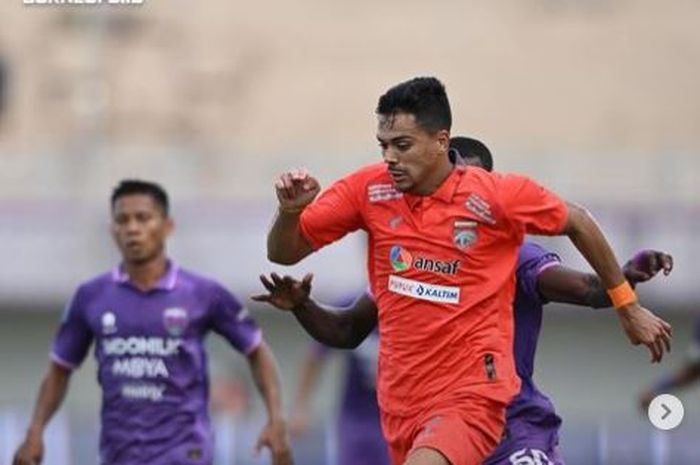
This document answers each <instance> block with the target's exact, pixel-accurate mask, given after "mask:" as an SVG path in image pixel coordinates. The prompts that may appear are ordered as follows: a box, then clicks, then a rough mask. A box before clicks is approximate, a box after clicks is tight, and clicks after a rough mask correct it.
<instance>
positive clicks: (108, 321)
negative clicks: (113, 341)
mask: <svg viewBox="0 0 700 465" xmlns="http://www.w3.org/2000/svg"><path fill="white" fill-rule="evenodd" d="M116 332H117V317H116V316H115V315H114V313H112V312H110V311H106V312H104V313H103V314H102V334H104V335H110V334H114V333H116Z"/></svg>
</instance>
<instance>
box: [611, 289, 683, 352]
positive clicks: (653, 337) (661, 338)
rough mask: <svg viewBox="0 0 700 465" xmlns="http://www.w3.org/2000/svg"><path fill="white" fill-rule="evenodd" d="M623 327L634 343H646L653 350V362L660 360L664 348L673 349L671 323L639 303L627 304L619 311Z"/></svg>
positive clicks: (668, 350) (666, 349)
mask: <svg viewBox="0 0 700 465" xmlns="http://www.w3.org/2000/svg"><path fill="white" fill-rule="evenodd" d="M617 314H618V316H619V317H620V322H621V323H622V328H623V329H624V330H625V333H627V337H628V338H629V340H630V342H632V344H634V345H639V344H644V345H645V346H647V347H648V348H649V351H650V352H651V362H652V363H657V362H660V361H661V359H662V358H663V355H664V349H665V351H667V352H670V351H671V338H672V329H671V325H670V324H668V323H667V322H665V321H664V320H662V319H661V318H659V317H658V316H656V315H654V314H653V313H652V312H650V311H649V310H647V309H646V308H644V307H642V306H641V305H639V304H638V303H636V302H635V303H633V304H630V305H627V306H625V307H623V308H621V309H619V310H618V311H617Z"/></svg>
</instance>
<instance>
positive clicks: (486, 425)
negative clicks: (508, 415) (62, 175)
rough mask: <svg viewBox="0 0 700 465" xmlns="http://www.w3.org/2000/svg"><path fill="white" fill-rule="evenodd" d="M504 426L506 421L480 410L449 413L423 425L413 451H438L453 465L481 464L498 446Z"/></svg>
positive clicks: (436, 416) (456, 410) (432, 418)
mask: <svg viewBox="0 0 700 465" xmlns="http://www.w3.org/2000/svg"><path fill="white" fill-rule="evenodd" d="M503 426H504V420H502V419H499V418H494V417H492V416H491V415H490V414H489V412H481V411H480V409H479V408H472V409H467V410H462V409H454V410H445V411H442V412H440V413H436V414H434V415H433V416H431V417H430V418H428V420H427V421H426V422H425V423H424V424H423V425H421V428H420V432H419V433H418V435H417V436H416V437H415V439H414V440H413V444H412V448H411V452H413V451H417V450H418V449H421V448H425V449H430V450H432V451H438V452H439V453H440V455H441V456H442V457H444V458H445V459H446V460H447V462H444V463H448V464H450V465H481V463H482V462H483V461H484V459H486V457H488V456H489V454H491V452H492V451H493V450H494V449H495V447H496V445H497V444H498V441H499V439H500V438H501V435H502V432H503ZM438 463H443V462H438Z"/></svg>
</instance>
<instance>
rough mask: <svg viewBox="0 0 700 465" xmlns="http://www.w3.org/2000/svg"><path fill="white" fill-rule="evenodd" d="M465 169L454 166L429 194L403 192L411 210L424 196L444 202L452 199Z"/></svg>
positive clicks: (449, 201)
mask: <svg viewBox="0 0 700 465" xmlns="http://www.w3.org/2000/svg"><path fill="white" fill-rule="evenodd" d="M466 169H467V168H466V167H465V166H455V167H454V169H453V170H452V171H450V174H449V175H448V176H447V178H445V180H444V181H443V182H442V184H440V186H439V187H438V188H437V189H436V190H435V192H433V193H432V194H430V195H413V194H404V197H405V198H406V201H407V202H408V205H409V207H410V208H411V210H413V209H414V208H416V207H417V206H418V205H420V203H421V201H422V200H423V199H424V198H431V199H435V200H439V201H441V202H444V203H451V202H452V199H453V198H454V196H455V194H456V193H457V188H458V187H459V184H460V181H461V180H462V176H463V175H464V173H465V172H466Z"/></svg>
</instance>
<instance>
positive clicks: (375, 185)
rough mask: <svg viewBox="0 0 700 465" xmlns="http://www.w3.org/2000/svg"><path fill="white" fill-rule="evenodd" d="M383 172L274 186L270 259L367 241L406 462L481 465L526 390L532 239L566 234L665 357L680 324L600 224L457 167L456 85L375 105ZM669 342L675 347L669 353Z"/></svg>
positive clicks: (406, 89) (398, 447)
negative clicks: (358, 237)
mask: <svg viewBox="0 0 700 465" xmlns="http://www.w3.org/2000/svg"><path fill="white" fill-rule="evenodd" d="M377 115H378V120H379V121H378V122H379V124H378V131H377V139H378V140H379V143H380V146H381V148H382V155H383V158H384V163H377V164H373V165H369V166H367V167H364V168H362V169H360V170H358V171H356V172H354V173H352V174H350V175H348V176H346V177H344V178H342V179H341V180H339V181H338V182H336V183H334V184H333V185H332V186H331V187H330V188H329V189H327V190H326V191H325V192H324V193H323V194H322V195H321V196H320V197H319V198H318V199H316V196H317V195H318V193H319V191H320V186H319V183H318V181H317V180H316V179H315V178H313V177H312V176H311V175H310V174H308V173H307V172H305V171H303V170H294V171H290V172H287V173H284V174H282V175H281V176H280V177H279V179H278V180H277V181H276V183H275V187H276V191H277V198H278V201H279V207H278V210H277V215H276V217H275V221H274V223H273V225H272V228H271V230H270V232H269V234H268V257H269V258H270V259H271V260H272V261H274V262H277V263H281V264H293V263H297V262H299V261H300V260H302V259H303V258H304V257H306V256H307V255H309V254H310V253H312V252H313V251H315V250H318V249H320V248H321V247H323V246H324V245H326V244H329V243H331V242H334V241H336V240H338V239H340V238H341V237H343V236H344V235H345V234H347V233H349V232H351V231H355V230H358V229H363V230H365V231H367V232H368V235H369V251H368V272H369V278H370V287H371V291H372V294H373V295H374V296H375V298H376V302H377V307H378V309H379V333H380V337H379V341H380V344H379V346H380V354H379V371H378V398H379V405H380V411H381V417H382V427H383V432H384V436H385V439H386V440H387V443H388V445H389V449H390V454H391V457H392V462H393V463H394V464H396V465H399V464H406V465H445V464H452V465H477V464H480V463H481V462H482V461H483V459H484V458H486V457H487V456H488V455H489V454H490V453H491V452H492V451H493V449H494V448H495V447H496V445H497V444H498V441H499V440H500V437H501V435H502V433H503V427H504V424H505V409H506V405H507V404H508V403H509V402H510V400H511V399H512V398H513V397H514V396H515V395H516V394H517V393H518V392H519V390H520V381H519V378H518V376H517V373H516V371H515V364H514V359H513V351H512V347H513V312H512V301H513V294H514V291H515V276H514V271H515V264H516V259H517V253H518V250H519V248H520V245H521V244H522V241H523V237H524V235H525V233H532V234H549V235H556V234H566V235H567V236H569V238H570V239H571V240H572V242H573V243H574V245H575V246H576V247H577V248H578V249H579V251H580V252H581V253H582V254H583V255H584V257H585V258H586V259H587V260H588V262H589V263H590V264H591V266H592V267H593V269H594V270H595V271H596V273H597V274H598V275H599V276H600V277H601V281H602V283H603V287H604V288H606V289H607V290H608V291H609V292H610V294H611V298H612V301H613V303H614V306H615V307H616V308H618V309H619V312H618V315H619V317H620V321H621V323H622V325H623V328H624V329H625V331H626V332H627V334H628V337H629V338H630V340H631V341H632V343H634V344H640V343H643V344H645V345H646V346H647V347H648V348H649V350H650V351H651V353H652V361H654V362H657V361H660V360H661V358H662V356H663V353H664V350H665V349H666V350H667V349H668V345H669V344H670V339H671V334H670V331H671V328H670V326H669V325H668V324H667V323H666V322H664V321H663V320H661V319H659V318H658V317H656V316H655V315H653V314H652V313H651V312H649V311H648V310H647V309H645V308H643V307H641V306H640V305H639V303H638V302H637V297H636V295H635V293H634V291H633V290H632V288H631V286H630V284H629V283H628V282H627V280H626V279H625V277H624V274H623V272H622V270H621V269H620V266H619V265H618V263H617V260H616V259H615V256H614V254H613V252H612V250H611V249H610V246H609V245H608V243H607V241H606V239H605V237H604V235H603V234H602V232H601V231H600V229H599V228H598V226H597V224H596V223H595V221H594V220H593V219H592V218H591V216H590V215H589V214H588V212H587V211H586V210H585V209H583V208H582V207H579V206H576V205H574V204H567V203H565V202H564V201H563V200H561V199H560V198H559V197H558V196H556V195H555V194H553V193H551V192H549V191H548V190H546V189H544V188H543V187H541V186H540V185H538V184H536V183H535V182H533V181H531V180H530V179H528V178H526V177H523V176H517V175H503V174H496V173H489V172H487V171H484V170H481V169H477V168H473V169H464V168H454V166H453V165H452V164H451V163H450V161H449V158H448V148H449V139H450V126H451V111H450V106H449V102H448V99H447V95H446V93H445V89H444V86H443V85H442V83H440V81H438V80H437V79H435V78H415V79H412V80H410V81H407V82H403V83H401V84H398V85H396V86H394V87H393V88H391V89H389V90H388V91H387V92H386V93H385V94H384V95H382V96H381V97H380V99H379V104H378V106H377ZM665 346H666V347H665Z"/></svg>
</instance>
